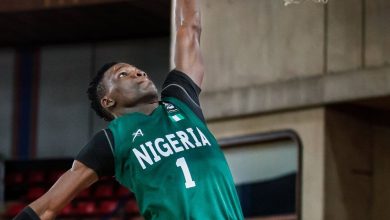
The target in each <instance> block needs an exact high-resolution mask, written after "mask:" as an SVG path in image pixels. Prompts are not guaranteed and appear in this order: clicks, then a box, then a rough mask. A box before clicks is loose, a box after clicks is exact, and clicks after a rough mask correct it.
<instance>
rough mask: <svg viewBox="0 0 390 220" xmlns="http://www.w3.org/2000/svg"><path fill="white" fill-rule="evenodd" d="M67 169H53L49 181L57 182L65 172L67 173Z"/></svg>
mask: <svg viewBox="0 0 390 220" xmlns="http://www.w3.org/2000/svg"><path fill="white" fill-rule="evenodd" d="M65 172H66V171H64V170H56V171H53V172H51V173H50V174H49V178H48V180H49V182H50V183H55V182H56V181H57V180H58V179H59V178H60V177H61V175H62V174H63V173H65Z"/></svg>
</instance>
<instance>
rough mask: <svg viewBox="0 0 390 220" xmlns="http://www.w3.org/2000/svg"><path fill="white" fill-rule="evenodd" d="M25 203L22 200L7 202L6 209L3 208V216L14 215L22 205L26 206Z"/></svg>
mask: <svg viewBox="0 0 390 220" xmlns="http://www.w3.org/2000/svg"><path fill="white" fill-rule="evenodd" d="M26 205H27V204H24V203H22V202H15V203H11V204H9V206H8V207H7V209H6V210H5V216H7V217H14V216H16V215H17V214H18V213H19V212H20V211H22V209H23V208H24V207H26Z"/></svg>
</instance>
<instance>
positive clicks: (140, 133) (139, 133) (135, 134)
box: [133, 129, 144, 142]
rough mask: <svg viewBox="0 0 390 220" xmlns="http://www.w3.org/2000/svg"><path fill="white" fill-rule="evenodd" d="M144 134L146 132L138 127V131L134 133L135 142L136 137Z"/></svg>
mask: <svg viewBox="0 0 390 220" xmlns="http://www.w3.org/2000/svg"><path fill="white" fill-rule="evenodd" d="M140 136H144V133H142V130H141V129H138V130H137V131H136V132H134V133H133V142H134V140H135V138H136V137H140Z"/></svg>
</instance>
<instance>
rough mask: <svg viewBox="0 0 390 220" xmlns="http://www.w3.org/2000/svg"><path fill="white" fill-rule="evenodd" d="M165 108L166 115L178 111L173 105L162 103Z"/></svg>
mask: <svg viewBox="0 0 390 220" xmlns="http://www.w3.org/2000/svg"><path fill="white" fill-rule="evenodd" d="M163 104H164V106H165V108H166V109H167V111H168V113H173V112H177V111H179V110H178V109H177V108H176V107H175V106H174V105H172V104H171V103H167V102H163Z"/></svg>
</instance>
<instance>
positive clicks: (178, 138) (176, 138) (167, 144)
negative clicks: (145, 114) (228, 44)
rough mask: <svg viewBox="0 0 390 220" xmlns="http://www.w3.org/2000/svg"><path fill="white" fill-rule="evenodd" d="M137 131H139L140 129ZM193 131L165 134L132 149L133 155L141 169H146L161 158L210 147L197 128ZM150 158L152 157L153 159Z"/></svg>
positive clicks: (190, 129) (189, 129)
mask: <svg viewBox="0 0 390 220" xmlns="http://www.w3.org/2000/svg"><path fill="white" fill-rule="evenodd" d="M138 130H139V131H140V129H138ZM195 131H196V132H194V129H192V128H187V129H186V130H185V131H177V132H176V133H174V134H167V135H165V137H164V138H156V139H155V140H154V141H147V142H145V143H143V144H141V145H139V147H137V148H133V153H134V155H135V157H136V158H137V160H138V163H139V164H140V165H141V167H142V169H146V167H147V166H152V165H153V164H154V163H156V162H158V161H160V160H161V159H163V158H161V157H164V158H166V157H169V156H171V155H173V154H176V153H179V152H181V151H184V150H190V149H196V147H205V146H211V143H210V141H209V140H208V139H207V137H206V136H205V135H204V134H203V132H202V131H201V130H200V129H199V128H196V130H195ZM137 132H138V131H137ZM141 133H142V131H141ZM142 136H143V135H142ZM190 137H192V139H190ZM199 140H200V141H201V142H200V141H199ZM145 145H146V146H147V148H146V147H145ZM151 156H153V159H152V157H151Z"/></svg>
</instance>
